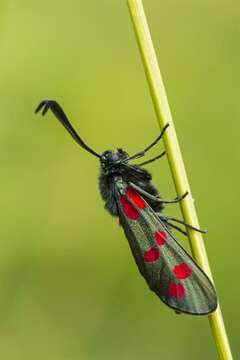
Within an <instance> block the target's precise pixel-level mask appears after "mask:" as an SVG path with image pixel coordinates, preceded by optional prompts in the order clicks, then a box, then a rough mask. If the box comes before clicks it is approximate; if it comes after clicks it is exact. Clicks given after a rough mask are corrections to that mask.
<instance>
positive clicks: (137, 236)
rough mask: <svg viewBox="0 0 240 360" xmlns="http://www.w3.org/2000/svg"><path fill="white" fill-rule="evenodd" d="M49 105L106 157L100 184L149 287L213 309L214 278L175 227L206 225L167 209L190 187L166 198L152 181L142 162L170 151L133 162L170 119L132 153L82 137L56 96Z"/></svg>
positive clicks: (175, 303) (177, 305)
mask: <svg viewBox="0 0 240 360" xmlns="http://www.w3.org/2000/svg"><path fill="white" fill-rule="evenodd" d="M49 109H50V110H51V111H52V112H53V114H54V115H55V116H56V118H57V119H58V120H59V121H60V122H61V124H62V125H63V126H64V127H65V128H66V130H67V131H68V132H69V133H70V134H71V136H72V137H73V138H74V140H75V141H76V142H77V143H78V144H79V145H80V146H81V147H82V148H84V149H85V150H87V151H88V152H89V153H91V154H92V155H94V156H95V157H97V158H98V159H99V160H100V176H99V188H100V193H101V196H102V199H103V201H104V202H105V208H106V209H107V210H108V211H109V213H110V214H111V215H113V216H116V217H118V218H119V223H120V225H121V226H122V227H123V230H124V233H125V235H126V237H127V239H128V242H129V245H130V248H131V251H132V254H133V256H134V259H135V261H136V264H137V266H138V269H139V271H140V273H141V274H142V276H143V277H144V278H145V280H146V282H147V284H148V286H149V288H150V289H151V290H152V291H154V292H155V294H156V295H157V296H158V297H159V298H160V299H161V300H162V301H163V302H164V303H165V304H166V305H168V306H170V307H171V308H172V309H174V310H175V311H176V312H177V313H187V314H194V315H205V314H209V313H211V312H213V311H214V310H215V309H216V307H217V297H216V292H215V289H214V287H213V285H212V283H211V281H210V280H209V278H208V277H207V275H206V274H205V273H204V272H203V271H202V270H201V269H200V267H199V266H198V265H197V264H196V262H195V261H194V260H193V258H192V257H191V256H190V255H188V253H187V252H186V251H185V250H184V249H183V248H182V246H181V245H179V243H178V242H177V241H176V239H175V238H174V236H173V234H172V231H171V230H172V229H175V230H177V231H180V232H182V233H184V234H185V235H186V234H187V233H186V232H185V231H184V230H183V229H181V228H180V227H179V226H177V225H176V224H175V223H180V224H183V225H185V226H186V227H188V228H190V229H193V230H195V231H199V232H205V231H203V230H200V229H196V228H194V227H193V226H191V225H189V224H186V223H185V222H184V221H182V220H178V219H175V218H173V217H169V216H166V215H163V214H162V210H163V207H164V204H166V203H177V202H179V201H181V200H182V199H184V197H185V196H186V195H187V193H185V194H183V196H181V197H177V198H175V199H173V200H164V199H163V198H161V197H160V195H159V193H158V191H157V189H156V188H155V187H154V186H153V184H152V183H151V175H150V173H149V172H148V171H147V170H145V169H143V168H142V166H145V165H147V164H149V163H151V162H153V161H155V160H157V159H159V158H161V157H162V156H163V155H164V154H165V152H162V153H161V154H160V155H159V156H156V157H155V158H152V159H150V160H147V161H144V162H142V163H140V164H137V165H131V164H130V163H129V162H130V161H131V160H134V159H138V158H141V157H143V156H144V155H145V154H146V153H147V152H148V151H149V150H150V149H151V148H152V147H153V146H154V145H156V144H157V143H158V142H159V140H160V139H161V138H162V136H163V134H164V132H165V131H166V130H167V128H168V125H166V126H165V127H164V129H163V130H162V132H161V133H160V135H159V136H158V137H157V139H156V140H155V141H154V142H153V143H151V144H150V145H149V146H148V147H146V148H145V149H144V150H143V151H140V152H138V153H136V154H134V155H132V156H129V155H128V153H127V152H126V151H124V150H122V149H117V150H116V151H111V150H107V151H104V152H103V153H102V154H101V155H100V154H98V153H97V152H96V151H94V150H93V149H91V148H90V147H89V146H88V145H87V144H86V143H85V142H84V141H83V140H82V139H81V138H80V137H79V135H78V134H77V132H76V131H75V130H74V128H73V127H72V125H71V124H70V122H69V120H68V118H67V116H66V115H65V113H64V111H63V110H62V108H61V107H60V105H59V104H58V103H57V102H56V101H53V100H44V101H42V102H41V103H40V104H39V105H38V107H37V109H36V111H35V112H36V113H37V112H39V111H42V115H45V114H46V112H47V111H48V110H49ZM173 223H174V224H173Z"/></svg>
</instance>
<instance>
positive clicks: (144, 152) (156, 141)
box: [126, 124, 169, 161]
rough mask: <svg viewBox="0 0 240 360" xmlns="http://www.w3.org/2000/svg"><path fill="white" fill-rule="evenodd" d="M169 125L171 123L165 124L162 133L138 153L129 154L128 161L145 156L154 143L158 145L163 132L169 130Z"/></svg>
mask: <svg viewBox="0 0 240 360" xmlns="http://www.w3.org/2000/svg"><path fill="white" fill-rule="evenodd" d="M168 127H169V124H167V125H165V126H164V128H163V129H162V131H161V132H160V135H159V136H158V137H157V138H156V139H155V140H154V141H153V142H152V143H151V144H150V145H149V146H147V147H146V148H145V149H144V150H143V151H139V152H137V153H136V154H134V155H132V156H129V157H128V158H127V159H126V161H129V160H133V159H138V158H140V157H142V156H144V155H145V154H146V152H147V151H148V150H150V149H151V148H152V147H153V146H154V145H156V144H157V143H158V142H159V141H160V140H161V138H162V137H163V134H164V133H165V131H166V130H167V128H168Z"/></svg>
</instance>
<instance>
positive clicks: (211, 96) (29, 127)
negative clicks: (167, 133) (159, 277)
mask: <svg viewBox="0 0 240 360" xmlns="http://www.w3.org/2000/svg"><path fill="white" fill-rule="evenodd" d="M144 3H145V10H146V13H147V17H148V20H149V24H150V27H151V32H152V36H153V40H154V43H155V47H156V51H157V54H158V57H159V62H160V66H161V71H162V73H163V76H164V81H165V86H166V88H167V93H168V96H169V102H170V105H171V109H172V113H173V117H174V119H175V124H176V128H177V133H178V136H179V141H180V144H181V148H182V152H183V155H184V159H185V164H186V167H187V172H188V175H189V180H190V183H191V186H192V192H193V196H194V198H195V199H196V206H197V210H198V213H199V217H200V223H201V226H202V227H203V228H207V229H208V230H209V232H208V235H207V236H206V237H205V239H206V246H207V250H208V254H209V257H210V262H211V265H212V270H213V274H214V278H215V282H216V286H217V290H218V294H219V298H220V301H221V304H222V310H223V313H224V318H225V322H226V327H227V330H228V335H229V338H230V342H231V345H232V348H233V351H234V354H235V356H236V357H235V358H239V350H240V347H239V345H240V343H239V342H240V339H239V322H240V316H239V296H240V288H239V269H240V265H239V263H240V261H239V254H240V241H239V207H240V205H239V195H240V190H239V181H240V171H239V155H240V144H239V132H240V107H239V93H240V91H239V90H240V85H239V84H240V66H239V64H240V22H239V17H240V3H239V1H237V0H231V1H230V0H228V1H227V0H218V1H216V0H201V1H190V0H182V1H179V0H169V1H156V0H148V1H145V2H144ZM0 20H1V21H0V53H1V56H0V69H1V71H0V73H1V86H0V104H1V105H0V119H1V120H0V159H1V186H0V201H1V211H0V229H1V231H0V234H1V246H0V357H1V358H3V359H5V360H15V359H24V360H28V359H29V360H30V359H36V360H38V359H39V360H40V359H41V360H42V359H46V360H48V359H49V360H55V359H56V360H75V359H82V360H108V359H111V360H112V359H114V360H125V359H130V358H131V359H155V358H159V359H160V358H161V359H165V360H168V359H195V360H198V359H199V360H200V359H201V360H202V359H203V358H208V359H216V358H217V355H216V351H215V347H214V344H213V339H212V337H211V332H210V329H209V324H208V320H207V318H204V317H203V318H199V317H191V316H185V315H182V316H177V315H175V314H174V313H173V312H172V311H171V310H170V309H169V308H167V307H166V306H164V305H163V304H162V303H161V302H160V301H159V300H158V299H157V297H156V296H155V295H154V294H153V293H151V292H150V291H149V290H148V288H147V286H146V284H145V282H144V280H143V279H142V277H141V276H140V275H139V273H138V271H137V268H136V266H135V263H134V261H133V259H132V257H131V254H130V251H129V248H128V244H127V240H126V239H125V237H124V235H123V232H122V230H121V228H120V227H119V226H118V224H117V221H116V219H113V218H111V217H110V216H109V215H108V214H107V213H106V212H105V211H104V209H103V204H102V201H101V199H100V196H99V191H98V183H97V177H98V172H99V164H98V161H97V160H96V158H94V157H92V156H91V155H89V154H88V153H86V152H85V151H84V150H82V149H81V148H79V147H78V146H77V145H76V144H75V143H74V142H73V140H72V139H71V138H70V136H69V135H68V134H67V133H66V131H64V129H63V128H62V127H61V126H60V125H59V124H58V123H57V121H56V120H55V118H54V117H53V116H52V115H51V114H50V113H49V114H48V115H47V116H46V118H42V117H41V116H40V115H39V116H36V115H34V113H33V112H34V108H35V107H36V105H37V104H38V102H39V101H40V100H42V99H45V98H51V99H56V100H58V101H59V102H60V103H61V104H62V105H63V107H64V109H65V111H66V113H67V114H68V115H69V118H70V119H71V120H72V123H73V124H74V126H75V127H76V129H77V130H78V131H79V133H80V134H81V136H82V137H83V138H84V139H85V140H86V141H87V143H88V144H90V145H91V146H92V147H93V148H94V149H95V150H96V151H98V152H102V151H104V150H106V149H115V148H116V147H119V146H121V147H123V148H124V149H126V150H128V151H129V152H130V153H133V152H135V151H138V150H141V149H142V148H143V147H144V146H146V145H148V144H149V143H150V142H151V141H152V140H153V139H154V138H155V137H156V136H157V135H158V133H159V128H158V124H157V121H156V117H155V113H154V110H153V106H152V102H151V98H150V95H149V91H148V87H147V83H146V80H145V75H144V71H143V67H142V64H141V60H140V57H139V53H138V48H137V45H136V41H135V37H134V33H133V29H132V25H131V22H130V18H129V14H128V9H127V6H126V3H125V1H120V0H102V1H98V0H92V1H71V0H68V1H63V0H58V1H56V0H52V1H46V0H42V1H41V2H37V1H30V0H23V1H21V2H16V1H11V0H10V1H2V2H1V13H0ZM162 146H163V145H161V148H160V146H159V147H158V148H157V149H155V150H153V151H152V153H151V154H152V155H156V154H158V153H159V152H160V151H161V150H162ZM149 170H150V171H151V172H152V173H153V176H154V182H155V184H156V185H157V186H158V188H159V189H160V191H161V193H162V194H163V195H164V196H165V197H166V198H167V197H169V198H172V197H174V196H175V189H174V186H173V182H172V179H171V175H170V171H169V168H168V164H167V160H166V159H164V160H161V161H159V162H156V163H153V164H151V165H149ZM166 212H167V213H168V214H174V215H178V216H180V214H179V210H178V209H177V206H175V205H169V206H168V208H167V210H166ZM178 238H179V240H180V241H181V242H182V244H184V246H185V247H186V248H188V245H187V240H186V239H184V238H183V237H182V236H181V235H178Z"/></svg>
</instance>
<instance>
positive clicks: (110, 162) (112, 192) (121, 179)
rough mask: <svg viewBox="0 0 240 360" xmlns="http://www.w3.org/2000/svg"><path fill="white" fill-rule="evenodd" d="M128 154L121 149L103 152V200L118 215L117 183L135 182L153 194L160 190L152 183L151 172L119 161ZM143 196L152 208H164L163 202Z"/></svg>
mask: <svg viewBox="0 0 240 360" xmlns="http://www.w3.org/2000/svg"><path fill="white" fill-rule="evenodd" d="M127 157H128V154H127V153H126V152H125V151H123V150H121V149H119V150H117V151H115V152H114V151H110V150H109V151H105V152H104V153H103V154H102V157H101V159H106V160H105V161H104V160H101V168H100V175H99V188H100V193H101V196H102V199H103V201H104V202H105V208H106V210H108V211H109V212H110V214H111V215H113V216H118V215H119V212H118V206H117V202H116V185H117V184H118V187H119V186H121V185H120V184H121V183H123V184H125V185H126V184H129V183H134V184H135V185H137V186H138V187H140V188H141V189H142V190H144V191H146V192H147V193H148V194H151V195H153V196H157V197H159V198H160V196H159V192H158V190H157V189H156V188H155V187H154V185H153V184H152V183H151V179H152V176H151V174H150V173H149V172H148V171H147V170H145V169H143V168H141V167H140V166H137V165H126V164H122V163H119V161H121V160H123V159H124V158H127ZM142 197H143V198H144V199H145V200H146V201H147V202H148V203H149V205H150V206H151V208H152V209H153V210H154V211H155V212H160V211H162V209H163V203H161V202H159V201H158V202H156V201H155V200H152V199H149V198H146V196H144V195H142Z"/></svg>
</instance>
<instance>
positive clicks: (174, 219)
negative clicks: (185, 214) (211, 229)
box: [157, 213, 207, 234]
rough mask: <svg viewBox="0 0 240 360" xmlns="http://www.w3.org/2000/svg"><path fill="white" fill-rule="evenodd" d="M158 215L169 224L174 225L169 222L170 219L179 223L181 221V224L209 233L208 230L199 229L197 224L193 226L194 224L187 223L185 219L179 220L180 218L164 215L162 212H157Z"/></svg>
mask: <svg viewBox="0 0 240 360" xmlns="http://www.w3.org/2000/svg"><path fill="white" fill-rule="evenodd" d="M157 215H158V216H159V217H160V219H161V220H163V221H165V222H166V223H167V224H169V225H170V226H172V225H171V224H170V223H169V220H170V221H175V222H177V223H179V224H182V225H185V226H186V227H187V228H189V229H192V230H195V231H198V232H200V233H202V234H206V233H207V230H202V229H198V228H196V227H195V226H192V225H190V224H188V223H186V222H185V221H183V220H179V219H176V218H174V217H171V216H168V215H163V214H161V213H157Z"/></svg>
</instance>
